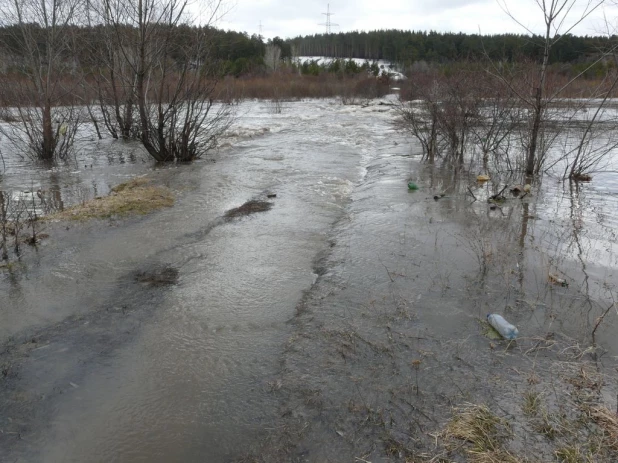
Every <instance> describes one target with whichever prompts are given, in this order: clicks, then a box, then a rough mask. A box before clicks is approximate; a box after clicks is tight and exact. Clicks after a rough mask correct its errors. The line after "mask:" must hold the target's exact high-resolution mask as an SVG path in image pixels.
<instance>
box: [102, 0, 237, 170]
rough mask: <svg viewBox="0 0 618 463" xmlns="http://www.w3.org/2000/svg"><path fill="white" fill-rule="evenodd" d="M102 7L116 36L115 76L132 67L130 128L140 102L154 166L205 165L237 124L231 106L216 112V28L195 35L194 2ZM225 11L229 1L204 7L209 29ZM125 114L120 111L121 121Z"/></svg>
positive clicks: (108, 1)
mask: <svg viewBox="0 0 618 463" xmlns="http://www.w3.org/2000/svg"><path fill="white" fill-rule="evenodd" d="M102 1H103V5H102V8H103V18H104V22H105V26H106V27H109V28H111V30H112V31H113V45H114V47H113V49H112V50H110V51H109V53H110V55H111V57H112V59H111V60H109V63H110V65H111V66H112V67H111V69H119V68H121V67H123V66H126V68H125V69H123V72H122V73H118V74H122V75H123V77H122V80H123V85H122V87H123V89H124V91H125V92H127V93H126V95H127V98H124V99H123V104H122V107H123V109H124V111H125V114H124V116H123V117H122V120H123V121H124V123H125V124H127V125H130V124H131V121H132V111H133V109H132V108H133V106H132V105H133V101H134V102H135V106H136V109H137V112H138V114H137V119H138V121H139V122H138V127H139V139H140V141H141V143H142V145H143V146H144V148H145V149H146V151H147V152H148V153H149V154H150V155H151V156H152V157H153V158H154V159H156V160H157V161H173V160H176V161H191V160H193V159H196V158H198V157H200V156H201V155H202V154H203V153H204V152H205V151H207V150H209V149H211V148H213V147H214V146H215V145H216V143H217V139H218V137H219V135H220V134H221V133H222V132H223V131H225V130H226V129H227V127H228V126H229V123H230V120H231V119H230V116H231V114H230V111H231V109H230V106H229V105H219V106H218V107H217V108H215V105H214V94H215V84H216V81H217V77H218V73H217V69H215V68H213V63H212V61H211V60H210V59H209V51H210V49H209V46H210V42H209V37H208V34H209V28H208V27H207V26H205V25H204V24H202V25H201V27H191V28H189V27H188V26H189V25H190V24H191V21H190V18H189V16H188V5H189V2H188V0H102ZM221 5H222V3H221V0H211V1H208V2H206V3H205V4H203V5H202V6H203V7H204V8H203V11H208V18H207V21H206V24H210V23H211V22H212V21H214V20H215V18H216V17H217V16H218V15H219V14H220V10H221ZM181 26H186V27H185V32H186V33H187V34H186V37H183V39H187V40H182V41H181V40H178V37H176V34H180V30H181ZM118 74H116V75H118ZM110 76H111V74H110ZM111 88H112V89H114V88H116V85H114V84H113V83H112V84H111ZM132 98H134V100H133V99H132ZM120 107H121V105H120V104H118V103H114V108H115V110H116V113H115V117H116V120H117V121H119V120H120V119H121V118H119V115H118V112H119V108H120ZM125 126H126V125H125ZM123 136H124V134H123Z"/></svg>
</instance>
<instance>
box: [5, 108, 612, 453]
mask: <svg viewBox="0 0 618 463" xmlns="http://www.w3.org/2000/svg"><path fill="white" fill-rule="evenodd" d="M237 111H238V112H237V121H236V123H235V125H234V127H233V129H232V131H231V133H230V134H229V135H228V136H227V138H226V139H225V140H223V141H222V146H221V148H220V150H219V151H217V152H216V153H211V154H209V155H208V156H207V157H206V158H204V159H202V160H200V161H198V162H196V163H194V164H191V165H179V166H166V167H158V166H155V165H153V163H152V162H150V161H149V160H148V159H147V157H146V155H145V154H143V153H142V152H141V151H140V150H139V149H138V147H137V146H135V145H132V144H124V143H122V142H109V141H104V142H99V143H98V144H96V146H95V147H94V148H92V146H93V145H92V144H89V145H87V146H89V147H90V148H89V149H88V150H84V151H83V152H82V153H78V154H77V157H76V159H74V160H72V161H70V162H69V163H68V164H67V165H61V166H56V167H54V168H46V167H44V166H38V167H36V168H31V167H29V166H27V164H26V163H25V162H24V161H22V160H19V159H15V158H11V157H10V156H8V155H7V153H5V159H6V162H7V168H6V171H5V173H4V174H3V175H2V177H0V188H2V189H5V190H22V191H25V190H33V189H34V190H42V191H44V192H46V194H48V193H47V192H50V193H49V195H50V197H52V198H54V201H56V203H61V204H63V205H65V206H66V205H69V204H74V203H78V202H80V201H84V200H87V199H90V198H92V197H94V196H98V195H104V194H107V193H108V192H109V190H110V189H111V187H112V186H113V185H115V184H117V183H120V182H122V181H124V180H125V179H127V178H130V177H132V176H135V175H144V174H147V175H149V176H151V177H152V178H153V181H155V182H158V183H161V184H164V185H166V186H168V187H169V188H171V189H172V190H173V191H174V193H175V195H176V198H177V199H176V205H175V206H174V207H173V208H170V209H166V210H163V211H160V212H157V213H155V214H152V215H150V216H147V217H143V218H135V219H127V220H110V221H101V222H93V223H88V224H68V226H66V227H65V225H64V224H62V225H59V224H52V225H50V226H49V228H50V230H49V234H50V238H49V239H48V240H46V241H45V242H44V244H43V245H42V246H40V248H39V249H37V250H36V251H32V250H29V251H28V252H27V253H26V255H25V256H24V258H23V262H22V263H21V265H19V266H18V267H17V268H16V269H15V270H14V271H11V272H4V273H0V341H1V342H3V343H9V344H10V345H12V346H13V345H22V344H20V343H23V342H24V341H28V340H30V339H31V338H33V339H34V341H36V342H31V343H30V344H32V345H28V347H27V348H26V347H19V349H22V350H24V349H27V355H28V356H27V359H26V360H22V361H20V371H19V379H15V380H14V381H15V382H14V383H12V384H13V385H12V386H11V387H12V388H13V389H12V390H11V394H12V395H11V398H10V400H7V401H5V402H6V403H5V404H4V405H3V407H4V411H5V413H4V416H0V428H3V427H4V428H6V429H11V430H13V431H11V432H18V433H20V435H22V436H23V439H22V440H16V439H13V438H12V437H10V436H8V435H7V434H4V435H3V436H0V445H3V446H6V448H7V449H8V453H6V454H5V455H9V459H7V460H5V461H45V462H69V461H93V462H94V461H100V462H103V461H106V462H107V461H148V462H154V461H161V462H164V461H209V462H210V461H213V462H217V461H226V460H229V459H231V458H235V457H238V456H240V455H243V454H245V453H246V452H248V451H249V450H250V449H251V448H253V447H254V446H256V445H257V444H259V442H260V440H261V439H263V438H264V435H265V434H266V433H268V432H269V431H272V429H271V428H270V427H271V426H272V423H273V422H276V420H277V418H278V417H279V415H280V413H281V409H280V407H281V399H280V397H279V396H278V395H277V394H274V393H273V391H277V390H278V389H279V388H280V387H281V386H280V383H279V381H280V380H279V378H280V377H281V375H282V374H283V375H284V374H285V372H286V368H291V367H290V365H292V366H293V368H295V366H294V365H296V366H298V362H300V360H299V359H298V358H295V357H294V356H291V358H290V359H288V360H287V362H286V358H287V357H288V353H289V349H290V345H293V344H294V342H295V339H296V338H295V337H296V336H298V335H299V332H298V330H297V328H296V327H295V326H294V323H293V321H294V319H295V317H296V316H297V314H298V313H299V311H300V310H301V308H302V301H303V300H304V298H305V297H306V296H307V294H308V292H310V291H314V290H315V291H320V288H319V287H318V288H317V289H316V287H315V286H314V285H315V283H316V280H319V279H322V280H328V281H330V282H331V284H332V285H334V287H335V288H337V291H338V295H336V296H333V298H334V299H332V300H330V302H324V306H323V307H324V310H325V311H326V312H327V313H328V314H329V316H328V317H331V318H332V324H333V326H334V325H336V324H337V323H341V320H342V319H344V318H345V317H346V316H347V315H346V314H347V313H351V312H350V311H352V310H354V309H355V308H359V307H365V308H366V309H363V310H366V311H368V312H371V311H372V310H380V309H379V306H380V301H379V298H378V296H377V295H378V294H382V293H385V294H391V296H392V297H393V301H392V304H394V305H396V306H397V307H399V306H398V304H403V305H402V308H401V310H404V307H403V306H406V307H410V308H412V307H414V311H415V315H414V319H415V320H416V321H415V323H418V324H419V329H421V327H425V328H427V329H431V330H432V332H433V333H434V334H435V335H437V336H440V337H442V338H453V339H455V338H458V337H467V336H470V335H472V334H474V333H477V332H478V329H477V328H476V324H477V321H476V320H477V319H478V318H482V317H484V314H486V313H487V312H490V311H501V312H503V311H506V313H507V314H508V316H509V319H510V320H511V321H513V323H516V324H517V325H518V326H519V327H520V331H521V332H523V333H526V334H527V335H533V334H540V333H544V332H546V331H547V330H555V331H559V332H561V333H564V334H565V335H568V336H570V337H573V338H576V339H579V340H581V341H582V342H589V335H590V331H591V326H592V325H593V324H594V320H595V319H596V317H597V316H598V315H599V310H601V307H604V306H606V304H607V303H609V302H611V296H612V294H616V288H615V284H616V282H617V281H618V275H616V268H617V267H618V261H617V255H618V248H617V246H618V245H617V244H616V236H615V233H616V228H617V226H618V177H617V176H616V174H609V173H608V174H598V175H595V178H594V180H593V182H591V183H589V184H579V185H569V184H568V183H567V184H564V183H561V182H558V181H556V180H555V179H552V178H551V177H546V178H545V179H544V180H543V182H542V183H540V184H538V185H535V187H534V192H533V195H532V197H530V198H525V199H524V200H518V199H517V200H509V201H508V203H507V204H505V205H504V206H503V207H502V209H501V210H490V209H489V208H488V205H487V203H486V201H483V198H486V197H487V196H488V195H489V194H493V193H495V192H496V190H495V189H497V188H500V187H501V185H502V183H500V180H503V181H509V182H510V181H511V179H502V178H501V177H500V176H498V175H496V176H495V178H494V179H493V180H494V181H495V182H496V183H495V184H494V183H492V182H489V183H488V184H486V185H477V184H476V183H475V182H474V178H475V177H476V173H475V172H474V171H473V172H460V173H456V172H454V171H452V170H450V169H448V168H441V167H439V166H436V167H431V166H424V165H422V164H420V163H419V162H418V158H417V157H415V155H414V153H416V152H417V151H418V149H417V147H416V146H414V142H413V141H412V140H409V139H407V138H406V137H405V136H404V135H402V134H400V133H397V132H396V131H395V130H394V128H393V126H392V124H391V122H392V120H393V117H394V114H393V111H392V109H391V107H390V106H389V105H384V104H377V103H376V104H372V105H370V106H367V107H360V106H343V105H341V104H340V103H339V102H336V101H329V100H327V101H301V102H291V103H286V104H285V106H284V108H283V112H282V114H272V112H271V107H270V105H269V104H267V103H255V102H254V103H244V104H242V105H240V106H239V107H238V110H237ZM85 146H86V145H85ZM409 180H413V181H415V182H418V183H419V185H420V186H421V189H420V191H418V192H409V191H408V190H407V187H406V184H407V182H408V181H409ZM468 187H471V188H472V189H473V191H474V192H475V194H476V196H477V199H478V201H476V202H475V201H473V200H472V198H471V197H470V196H469V195H468V194H467V189H468ZM436 193H444V194H445V197H444V198H442V199H440V200H437V201H436V200H434V199H433V195H434V194H436ZM267 194H276V197H275V198H271V199H268V200H269V201H271V202H272V203H273V208H272V209H271V210H270V211H268V212H264V213H258V214H254V215H252V216H248V217H244V218H237V219H232V220H223V219H222V217H223V214H224V213H225V211H226V210H229V209H231V208H234V207H238V206H240V205H241V204H243V203H244V202H246V201H247V200H250V199H254V198H258V199H267V198H266V195H267ZM162 266H163V267H174V268H177V269H178V270H179V280H178V283H177V285H172V286H167V287H152V286H148V285H146V284H142V283H139V282H136V281H135V278H134V275H135V273H136V272H139V271H147V270H149V269H153V268H159V267H162ZM549 272H557V273H559V274H560V275H562V276H564V277H565V278H566V279H568V281H569V282H570V285H569V287H568V288H561V287H554V286H551V285H548V284H547V274H548V273H549ZM396 281H401V282H405V283H401V285H402V288H405V290H404V289H401V291H405V297H404V295H403V294H404V293H403V292H400V293H398V294H399V296H397V297H399V299H397V300H395V299H396V298H395V296H394V294H395V293H394V292H392V291H391V290H387V288H390V287H391V286H390V285H392V284H396ZM312 288H314V289H313V290H312ZM389 291H390V293H389ZM329 294H330V293H325V294H323V298H324V299H325V301H328V300H329V299H328V298H329ZM380 297H382V296H380ZM384 297H386V296H384ZM404 299H405V301H404ZM384 300H385V299H384ZM522 301H525V304H526V309H525V310H524V309H522V308H521V306H522V304H523V303H522ZM405 310H407V309H405ZM405 310H404V311H405ZM328 317H327V319H328ZM361 319H362V317H361ZM359 323H360V324H361V325H363V322H362V321H361V322H359ZM328 325H329V323H326V325H325V326H324V327H323V329H325V330H327V329H328ZM615 327H616V323H615V322H614V321H611V320H610V321H608V323H607V325H606V326H604V327H603V329H602V330H601V331H600V333H599V339H600V340H601V341H600V342H602V343H603V345H604V347H605V348H606V349H607V350H608V351H609V352H610V353H611V354H612V355H616V354H618V343H617V341H616V338H615V337H614V336H613V334H612V333H613V329H614V328H615ZM364 329H367V330H371V327H370V326H369V325H366V326H364ZM15 349H17V348H15ZM20 352H21V351H20ZM322 354H323V352H319V351H316V352H312V351H311V350H309V351H307V352H305V357H306V358H305V360H304V361H307V362H310V361H311V362H314V364H315V365H316V366H315V368H314V370H313V371H314V372H318V371H320V370H321V369H322V368H327V366H328V364H329V363H328V359H325V358H322V357H320V355H322ZM316 375H317V373H316ZM318 379H319V378H318ZM313 380H316V378H313ZM323 382H324V384H327V383H328V379H326V376H325V379H324V381H323ZM15 397H18V398H17V399H15ZM8 414H10V415H11V416H9V415H8ZM0 415H1V414H0ZM7 436H8V437H7ZM3 458H4V457H3V456H2V455H0V459H3ZM3 461H4V460H3ZM315 461H318V460H315Z"/></svg>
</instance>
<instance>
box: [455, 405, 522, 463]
mask: <svg viewBox="0 0 618 463" xmlns="http://www.w3.org/2000/svg"><path fill="white" fill-rule="evenodd" d="M509 436H510V429H509V426H508V423H507V422H506V421H504V420H503V419H501V418H499V417H498V416H496V415H494V414H493V413H492V412H491V410H489V408H488V407H487V406H486V405H476V404H465V405H464V406H463V407H462V408H460V409H458V410H457V413H456V414H455V416H454V417H453V419H452V420H451V421H450V422H449V423H448V425H447V426H446V428H445V430H444V432H443V437H445V438H446V439H458V440H462V441H464V442H465V443H466V446H467V447H466V449H465V452H466V454H467V455H468V458H469V461H471V462H473V463H519V460H518V459H517V458H515V457H514V456H513V455H511V454H510V453H508V452H507V451H506V450H504V448H503V446H502V444H503V442H504V440H505V439H506V438H508V437H509Z"/></svg>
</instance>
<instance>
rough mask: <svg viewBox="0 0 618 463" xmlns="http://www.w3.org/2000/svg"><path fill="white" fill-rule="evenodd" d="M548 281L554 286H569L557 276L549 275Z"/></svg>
mask: <svg viewBox="0 0 618 463" xmlns="http://www.w3.org/2000/svg"><path fill="white" fill-rule="evenodd" d="M548 280H549V282H550V283H552V284H554V285H560V286H569V283H568V282H567V281H566V280H565V279H564V278H560V277H559V276H558V275H554V274H553V273H550V274H549V277H548Z"/></svg>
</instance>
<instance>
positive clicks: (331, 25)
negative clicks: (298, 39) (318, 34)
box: [318, 3, 339, 34]
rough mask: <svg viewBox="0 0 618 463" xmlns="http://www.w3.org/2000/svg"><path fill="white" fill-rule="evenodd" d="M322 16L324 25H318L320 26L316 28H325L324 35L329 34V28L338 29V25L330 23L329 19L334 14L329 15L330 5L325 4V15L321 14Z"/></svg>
mask: <svg viewBox="0 0 618 463" xmlns="http://www.w3.org/2000/svg"><path fill="white" fill-rule="evenodd" d="M322 14H323V15H324V16H326V22H325V23H320V24H318V26H326V33H327V34H330V28H331V27H339V24H335V23H333V22H331V21H330V17H331V16H332V15H334V14H335V13H331V12H330V3H328V4H327V7H326V13H322Z"/></svg>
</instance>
